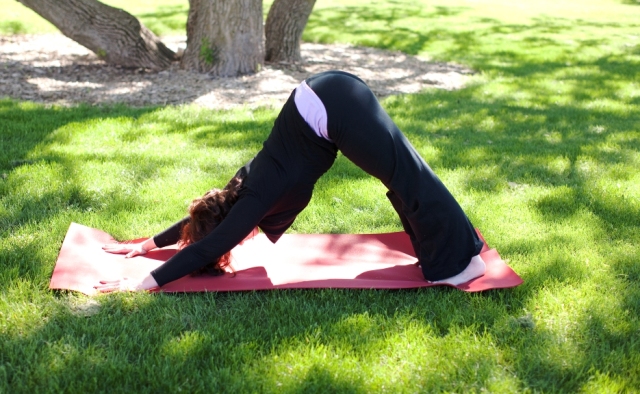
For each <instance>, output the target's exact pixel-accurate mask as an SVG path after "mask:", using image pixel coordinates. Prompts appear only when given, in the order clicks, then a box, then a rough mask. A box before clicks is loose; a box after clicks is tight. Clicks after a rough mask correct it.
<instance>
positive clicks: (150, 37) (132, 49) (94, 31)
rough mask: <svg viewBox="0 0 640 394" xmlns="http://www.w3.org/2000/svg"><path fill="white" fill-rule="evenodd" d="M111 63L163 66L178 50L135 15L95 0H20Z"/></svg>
mask: <svg viewBox="0 0 640 394" xmlns="http://www.w3.org/2000/svg"><path fill="white" fill-rule="evenodd" d="M18 1H19V2H20V3H22V4H24V5H25V6H27V7H28V8H30V9H32V10H33V11H35V12H36V13H37V14H39V15H40V16H42V17H43V18H44V19H46V20H48V21H49V22H51V23H52V24H53V25H54V26H55V27H57V28H58V29H60V31H61V32H62V33H63V34H64V35H65V36H67V37H69V38H71V39H72V40H74V41H76V42H77V43H78V44H80V45H83V46H85V47H87V48H88V49H90V50H91V51H93V52H94V53H95V54H96V55H98V57H100V58H101V59H103V60H104V61H106V62H107V63H109V64H117V65H121V66H125V67H144V68H150V69H154V70H158V69H163V68H166V67H168V66H169V64H171V61H172V60H174V59H175V53H173V51H171V50H170V49H168V48H167V47H166V46H165V45H164V44H163V43H162V42H161V41H160V39H158V37H156V35H155V34H153V33H152V32H151V31H150V30H149V29H147V28H146V27H145V26H144V25H143V24H142V23H140V21H138V19H136V17H134V16H133V15H131V14H129V13H127V12H125V11H123V10H121V9H119V8H114V7H111V6H108V5H106V4H103V3H100V2H99V1H96V0H18Z"/></svg>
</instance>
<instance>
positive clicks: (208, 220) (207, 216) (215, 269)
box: [180, 177, 242, 276]
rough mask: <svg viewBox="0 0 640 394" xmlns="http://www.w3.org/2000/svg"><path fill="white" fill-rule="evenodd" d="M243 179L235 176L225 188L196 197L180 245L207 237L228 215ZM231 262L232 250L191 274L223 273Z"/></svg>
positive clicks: (190, 207) (184, 245) (183, 228)
mask: <svg viewBox="0 0 640 394" xmlns="http://www.w3.org/2000/svg"><path fill="white" fill-rule="evenodd" d="M241 184H242V180H241V179H240V178H237V177H235V178H233V179H231V181H229V183H228V184H227V186H225V187H224V189H222V190H220V189H212V190H209V191H208V192H207V193H205V195H204V196H202V197H199V198H196V199H195V200H193V201H192V202H191V205H190V206H189V216H190V220H189V222H188V223H187V224H185V225H184V226H183V227H182V234H181V238H180V247H182V248H183V247H186V246H188V245H191V244H193V243H196V242H198V241H200V240H201V239H202V238H204V237H206V236H207V235H208V234H209V233H210V232H211V231H213V229H215V228H216V227H218V225H219V224H220V223H221V222H222V220H224V218H225V217H226V216H227V214H228V213H229V211H230V210H231V207H233V204H235V202H236V201H237V200H238V190H239V189H240V185H241ZM230 264H231V252H230V251H229V252H227V253H225V254H224V255H222V256H221V257H220V258H219V259H218V260H217V261H212V262H209V263H208V264H207V265H206V266H204V267H202V268H200V269H197V270H196V271H194V272H193V273H192V274H191V275H195V276H197V275H202V274H209V275H214V276H218V275H223V274H224V272H225V268H226V267H228V266H229V265H230Z"/></svg>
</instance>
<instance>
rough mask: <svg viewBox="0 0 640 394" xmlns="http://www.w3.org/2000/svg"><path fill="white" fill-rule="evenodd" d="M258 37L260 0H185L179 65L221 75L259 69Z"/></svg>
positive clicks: (260, 33)
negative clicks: (184, 31)
mask: <svg viewBox="0 0 640 394" xmlns="http://www.w3.org/2000/svg"><path fill="white" fill-rule="evenodd" d="M262 37H263V27H262V0H189V18H188V19H187V49H186V50H185V52H184V56H183V58H182V64H181V66H182V67H183V68H186V69H189V70H197V71H201V72H208V73H211V74H212V75H216V76H223V77H229V76H236V75H242V74H249V73H253V72H256V71H259V70H260V68H261V66H262V64H263V61H264V45H263V39H262Z"/></svg>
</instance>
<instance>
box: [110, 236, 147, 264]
mask: <svg viewBox="0 0 640 394" xmlns="http://www.w3.org/2000/svg"><path fill="white" fill-rule="evenodd" d="M155 247H156V244H155V242H154V241H153V238H149V239H147V240H146V241H144V242H139V243H135V244H107V245H104V246H103V247H102V250H104V251H105V252H108V253H115V254H126V256H124V257H125V258H127V259H128V258H131V257H135V256H140V255H143V254H146V253H147V252H148V251H150V250H151V249H154V248H155Z"/></svg>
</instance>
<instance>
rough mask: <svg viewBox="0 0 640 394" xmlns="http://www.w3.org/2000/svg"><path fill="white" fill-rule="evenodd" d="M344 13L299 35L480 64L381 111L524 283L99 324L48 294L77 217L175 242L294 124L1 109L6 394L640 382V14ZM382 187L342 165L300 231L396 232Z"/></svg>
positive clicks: (2, 379) (507, 10)
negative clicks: (194, 205) (461, 78)
mask: <svg viewBox="0 0 640 394" xmlns="http://www.w3.org/2000/svg"><path fill="white" fill-rule="evenodd" d="M341 4H342V5H340V6H338V5H337V3H331V2H324V3H319V4H318V6H317V8H316V11H314V14H313V15H312V18H311V20H310V22H309V27H308V29H307V31H305V39H306V40H310V41H341V42H345V41H351V42H356V43H360V44H367V45H374V46H378V47H384V48H390V49H398V50H403V51H406V52H408V53H415V54H429V55H431V56H434V57H436V58H438V59H444V60H450V61H458V62H463V63H465V64H468V65H471V66H473V67H475V68H476V69H477V70H478V71H479V73H478V74H477V75H476V76H475V77H474V78H473V80H472V81H471V82H470V84H469V86H468V87H467V88H465V89H463V90H461V91H456V92H443V91H426V92H423V93H421V94H415V95H403V96H397V97H392V98H388V99H386V100H385V101H384V103H383V104H384V106H385V108H386V109H387V110H388V111H389V113H390V114H391V116H392V118H393V119H394V120H396V122H397V123H398V125H399V126H400V128H401V129H402V130H403V131H404V132H405V133H406V134H407V135H408V137H409V139H410V140H411V142H412V143H413V144H414V145H415V146H416V148H417V149H418V150H419V151H420V153H421V154H422V155H423V156H424V157H425V158H426V159H427V161H428V162H429V163H430V164H431V165H432V167H433V168H434V170H435V171H436V172H437V173H438V174H439V175H440V176H441V178H442V179H443V181H444V182H445V184H446V185H447V186H448V187H449V188H450V189H451V190H452V192H453V194H454V195H455V196H456V198H457V199H458V200H459V201H460V203H461V204H462V205H463V207H464V209H465V210H466V211H467V212H468V214H469V216H470V217H471V219H472V221H473V223H474V224H475V225H476V226H477V227H479V228H480V229H481V230H482V232H483V234H484V235H485V237H486V238H487V240H488V242H489V244H490V245H491V246H495V247H497V248H498V250H499V251H500V253H501V255H502V256H503V258H505V259H507V260H508V261H509V264H510V265H511V266H512V267H514V268H515V269H516V271H517V272H518V273H519V274H520V275H521V276H522V277H523V278H524V280H525V283H524V284H523V285H522V286H520V287H518V288H515V289H512V290H501V291H490V292H486V293H482V294H463V293H461V292H457V291H453V290H450V289H429V290H428V291H424V290H420V291H413V290H411V291H349V290H317V291H316V290H312V291H278V292H246V293H239V294H238V293H236V294H190V295H162V294H153V295H149V294H119V295H110V296H104V297H97V298H96V300H97V301H98V303H99V305H98V307H96V308H95V310H93V311H92V312H91V313H88V314H87V313H84V312H83V311H84V310H85V309H83V308H84V306H87V305H89V306H91V300H90V299H88V298H86V297H82V296H80V295H77V294H67V293H64V292H61V293H51V292H49V291H48V290H47V284H48V280H49V277H50V275H51V271H52V269H53V264H54V261H55V258H56V255H57V253H58V249H59V246H60V242H61V241H62V239H63V237H64V234H65V232H66V230H67V228H68V225H69V222H71V221H76V222H80V223H82V224H86V225H89V226H94V227H98V228H101V229H104V230H106V231H108V232H110V233H111V234H113V235H115V236H116V237H118V238H121V239H125V238H134V237H139V236H149V235H152V234H154V233H155V232H157V231H160V230H162V229H163V228H164V227H166V226H167V225H169V224H171V223H172V222H173V221H175V220H176V219H178V218H180V217H182V215H183V214H184V212H185V209H186V206H187V204H188V202H189V201H190V199H191V198H193V197H194V196H197V195H200V194H201V193H202V192H203V191H205V190H207V189H208V188H210V187H212V186H220V185H222V184H224V182H226V181H227V180H228V178H229V177H231V176H232V175H233V173H234V172H235V170H236V168H237V167H238V166H240V165H242V164H243V163H244V162H245V161H246V160H247V159H249V158H250V157H251V156H252V155H253V154H254V153H255V152H256V151H257V150H258V149H259V148H260V144H261V142H262V141H263V140H264V138H265V137H266V136H267V135H268V132H269V130H270V127H271V124H272V122H273V119H274V117H275V115H276V112H275V111H271V110H249V109H239V110H235V111H227V112H222V111H220V112H218V111H207V110H202V109H197V108H194V107H188V106H185V107H165V108H142V109H132V108H127V107H74V108H60V107H43V106H39V105H33V104H29V103H18V102H14V101H9V100H4V101H0V145H1V149H0V174H1V175H2V177H1V178H0V250H1V253H0V267H2V268H0V283H2V285H1V286H0V391H2V392H5V391H6V392H33V391H55V392H58V391H72V392H73V391H94V392H99V391H116V392H123V391H140V392H158V391H161V392H162V391H171V392H175V391H181V390H182V391H194V392H204V391H207V392H208V391H217V390H219V391H227V392H237V391H241V392H276V391H277V392H282V391H285V392H300V391H304V392H327V391H328V392H383V391H388V392H435V391H455V392H467V391H483V390H484V391H492V392H521V391H534V392H535V391H544V392H575V391H586V392H633V391H635V390H637V387H640V381H639V378H638V377H639V376H640V370H639V367H638V365H640V364H639V362H640V356H639V355H640V343H639V341H640V336H639V335H638V333H639V332H640V322H639V321H638V315H639V314H640V289H639V288H638V286H637V283H638V280H639V279H640V268H639V265H638V263H637V256H638V252H639V250H638V246H637V245H638V244H640V232H639V231H638V230H639V228H640V175H638V171H637V168H640V154H639V153H638V152H639V151H640V134H639V133H638V128H639V125H640V117H639V116H638V109H639V108H638V106H639V105H640V100H639V97H640V94H639V93H638V92H639V90H638V89H639V88H638V84H637V81H638V80H639V79H638V67H637V66H638V62H639V60H640V52H639V51H638V50H637V48H638V47H637V41H635V40H636V38H633V37H640V34H639V32H638V25H637V22H636V21H637V20H638V19H637V16H638V12H640V8H638V7H635V6H631V5H623V4H621V3H620V2H596V1H588V2H583V3H581V5H580V6H579V7H578V6H576V5H575V4H574V3H570V2H562V1H561V2H540V4H537V3H536V5H531V6H527V7H524V6H522V7H524V8H522V7H520V6H518V5H517V4H516V5H513V4H511V3H509V4H507V3H501V2H497V1H490V2H484V3H479V5H472V4H476V3H468V2H453V3H447V4H435V5H434V4H427V3H415V2H404V1H396V2H374V3H367V4H365V5H363V4H362V3H358V2H356V1H353V2H341ZM416 4H417V5H416ZM482 5H484V6H485V7H482ZM498 5H499V6H500V7H497V6H498ZM536 7H539V8H536ZM154 10H155V11H154ZM544 10H546V11H544ZM156 11H157V9H156V8H154V9H153V10H150V11H144V10H143V11H141V12H147V13H149V14H152V13H154V12H156ZM551 11H553V12H551ZM545 13H546V15H545ZM550 15H552V16H550ZM385 32H386V33H385ZM389 32H391V34H389ZM358 40H361V41H358ZM383 192H384V190H383V188H382V187H381V186H380V185H379V184H378V183H377V182H375V181H373V180H371V179H370V178H369V177H368V176H366V175H365V174H363V173H362V172H361V171H360V170H358V169H357V168H355V167H354V166H353V165H351V164H350V163H348V162H347V161H346V160H344V158H340V159H339V160H338V162H337V163H336V165H335V166H334V168H333V169H332V170H331V171H330V172H329V173H328V174H327V175H326V176H325V177H324V178H322V179H321V180H320V182H319V183H318V185H317V188H316V193H315V196H314V199H313V200H312V202H311V204H310V206H309V208H308V209H307V210H305V211H304V212H303V213H302V214H301V215H300V217H299V219H298V220H297V221H296V223H295V225H294V227H293V229H292V231H294V232H302V233H312V232H323V233H326V232H338V233H346V232H380V231H396V230H400V224H399V223H398V221H397V219H396V218H395V216H394V214H393V211H392V209H391V207H390V206H389V204H388V202H387V201H386V198H385V197H384V193H383ZM43 388H44V389H43Z"/></svg>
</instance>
